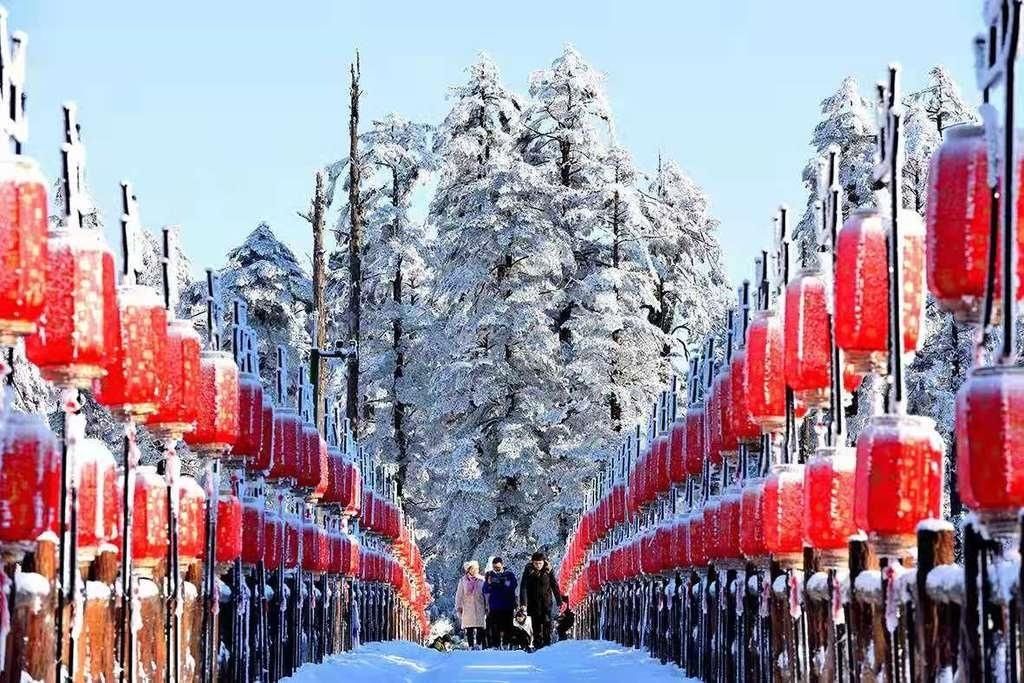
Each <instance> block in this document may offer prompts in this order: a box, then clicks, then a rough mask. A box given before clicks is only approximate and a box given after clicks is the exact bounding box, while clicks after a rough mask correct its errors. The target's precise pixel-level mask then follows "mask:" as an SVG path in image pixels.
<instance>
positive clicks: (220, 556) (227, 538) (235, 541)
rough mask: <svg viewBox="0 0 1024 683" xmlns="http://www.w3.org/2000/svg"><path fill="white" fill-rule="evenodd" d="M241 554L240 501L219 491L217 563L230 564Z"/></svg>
mask: <svg viewBox="0 0 1024 683" xmlns="http://www.w3.org/2000/svg"><path fill="white" fill-rule="evenodd" d="M241 556H242V501H240V500H239V499H238V496H236V495H234V494H231V493H225V492H223V491H221V493H220V495H219V496H218V498H217V552H216V559H217V563H218V564H230V563H232V562H234V561H235V560H237V559H238V558H240V557H241Z"/></svg>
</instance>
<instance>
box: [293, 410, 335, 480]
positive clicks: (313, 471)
mask: <svg viewBox="0 0 1024 683" xmlns="http://www.w3.org/2000/svg"><path fill="white" fill-rule="evenodd" d="M302 443H303V446H302V451H301V455H302V461H301V462H300V463H299V471H298V476H297V477H296V482H297V483H298V486H299V488H300V489H301V490H302V491H303V493H305V494H306V495H307V496H308V497H310V498H313V499H319V498H321V497H323V494H324V491H326V490H327V442H326V441H324V439H323V437H322V436H320V432H318V431H317V429H316V427H314V426H313V425H311V424H309V423H308V422H307V423H305V424H303V425H302Z"/></svg>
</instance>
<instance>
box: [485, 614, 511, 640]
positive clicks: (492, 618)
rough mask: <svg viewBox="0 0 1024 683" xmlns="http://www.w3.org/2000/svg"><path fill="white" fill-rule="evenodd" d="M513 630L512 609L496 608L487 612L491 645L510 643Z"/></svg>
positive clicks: (488, 634)
mask: <svg viewBox="0 0 1024 683" xmlns="http://www.w3.org/2000/svg"><path fill="white" fill-rule="evenodd" d="M511 630H512V610H510V609H508V610H504V609H494V610H491V611H490V612H488V613H487V638H488V640H489V641H490V642H489V643H488V644H489V646H490V647H494V648H497V647H501V646H502V645H508V644H509V639H510V633H511Z"/></svg>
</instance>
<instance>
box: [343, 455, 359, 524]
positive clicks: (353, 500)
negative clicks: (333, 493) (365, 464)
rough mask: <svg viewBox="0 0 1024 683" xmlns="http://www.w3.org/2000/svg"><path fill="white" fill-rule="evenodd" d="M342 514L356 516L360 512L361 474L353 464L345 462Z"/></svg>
mask: <svg viewBox="0 0 1024 683" xmlns="http://www.w3.org/2000/svg"><path fill="white" fill-rule="evenodd" d="M343 496H344V501H343V502H342V505H343V508H344V509H343V510H342V514H346V515H350V516H356V515H359V513H360V512H361V511H362V502H363V474H362V471H361V470H360V469H359V468H358V467H357V466H356V464H355V463H353V462H350V461H347V460H346V461H345V488H344V493H343Z"/></svg>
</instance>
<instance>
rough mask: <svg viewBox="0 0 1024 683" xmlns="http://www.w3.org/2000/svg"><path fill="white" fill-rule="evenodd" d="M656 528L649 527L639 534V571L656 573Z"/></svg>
mask: <svg viewBox="0 0 1024 683" xmlns="http://www.w3.org/2000/svg"><path fill="white" fill-rule="evenodd" d="M656 536H657V529H656V528H655V527H650V528H648V529H647V530H645V531H644V532H643V533H642V534H641V535H640V571H642V572H643V573H644V574H657V573H658V571H659V569H658V564H659V559H658V553H659V548H658V546H657V543H656V540H657V539H656Z"/></svg>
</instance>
